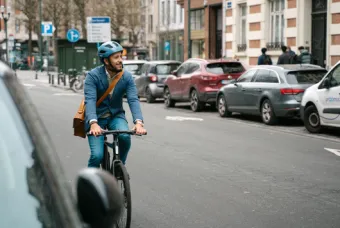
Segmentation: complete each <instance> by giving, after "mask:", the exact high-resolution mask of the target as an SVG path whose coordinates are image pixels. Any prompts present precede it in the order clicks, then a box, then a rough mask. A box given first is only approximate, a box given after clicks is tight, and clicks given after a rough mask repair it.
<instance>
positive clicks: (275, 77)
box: [217, 64, 327, 125]
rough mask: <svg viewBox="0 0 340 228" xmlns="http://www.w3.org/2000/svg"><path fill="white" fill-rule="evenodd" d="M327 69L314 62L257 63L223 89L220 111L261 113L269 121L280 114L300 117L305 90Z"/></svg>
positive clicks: (281, 115) (264, 119)
mask: <svg viewBox="0 0 340 228" xmlns="http://www.w3.org/2000/svg"><path fill="white" fill-rule="evenodd" d="M326 73H327V70H326V69H324V68H321V67H319V66H316V65H310V64H299V65H278V66H269V65H261V66H256V67H253V68H251V69H249V70H248V71H247V72H245V73H244V74H243V75H242V76H241V77H239V78H238V79H237V80H235V81H234V82H230V83H229V84H228V85H225V86H224V87H222V88H221V89H220V91H219V92H218V96H217V107H218V110H219V114H220V116H222V117H228V116H231V114H232V112H237V113H241V114H251V115H260V116H261V117H262V120H263V122H264V123H265V124H269V125H271V124H275V123H276V122H277V117H297V116H299V113H300V103H301V99H302V96H303V93H304V91H305V90H306V89H307V88H308V87H310V86H312V85H313V84H315V83H318V82H319V81H320V80H321V79H322V78H323V76H324V75H325V74H326Z"/></svg>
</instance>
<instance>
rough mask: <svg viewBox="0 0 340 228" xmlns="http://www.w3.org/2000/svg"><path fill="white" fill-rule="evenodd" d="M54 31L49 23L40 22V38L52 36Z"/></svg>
mask: <svg viewBox="0 0 340 228" xmlns="http://www.w3.org/2000/svg"><path fill="white" fill-rule="evenodd" d="M54 30H55V27H54V26H53V24H52V22H51V21H43V22H41V35H42V36H53V32H54Z"/></svg>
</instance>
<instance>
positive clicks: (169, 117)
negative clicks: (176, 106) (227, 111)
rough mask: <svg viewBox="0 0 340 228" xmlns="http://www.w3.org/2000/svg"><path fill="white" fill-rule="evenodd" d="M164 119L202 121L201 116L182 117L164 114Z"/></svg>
mask: <svg viewBox="0 0 340 228" xmlns="http://www.w3.org/2000/svg"><path fill="white" fill-rule="evenodd" d="M165 119H166V120H174V121H185V120H192V121H203V119H201V118H195V117H183V116H166V117H165Z"/></svg>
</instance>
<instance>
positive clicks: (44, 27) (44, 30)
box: [36, 21, 55, 78]
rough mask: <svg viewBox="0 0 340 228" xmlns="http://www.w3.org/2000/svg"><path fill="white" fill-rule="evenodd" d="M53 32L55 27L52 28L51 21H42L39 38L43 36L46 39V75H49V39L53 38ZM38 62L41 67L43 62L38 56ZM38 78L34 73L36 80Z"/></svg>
mask: <svg viewBox="0 0 340 228" xmlns="http://www.w3.org/2000/svg"><path fill="white" fill-rule="evenodd" d="M54 31H55V27H54V26H53V23H52V22H51V21H43V22H41V36H45V37H47V45H46V55H47V75H49V73H48V67H49V66H48V59H49V50H48V48H49V37H52V36H53V33H54ZM41 49H42V43H41ZM40 58H41V59H40V61H41V63H40V64H41V65H43V63H44V60H43V57H42V56H40ZM37 77H38V73H36V78H37Z"/></svg>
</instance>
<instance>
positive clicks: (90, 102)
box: [84, 73, 97, 122]
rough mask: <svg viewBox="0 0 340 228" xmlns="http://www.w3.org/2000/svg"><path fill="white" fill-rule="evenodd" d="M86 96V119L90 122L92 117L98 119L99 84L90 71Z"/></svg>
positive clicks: (85, 90)
mask: <svg viewBox="0 0 340 228" xmlns="http://www.w3.org/2000/svg"><path fill="white" fill-rule="evenodd" d="M84 96H85V120H86V121H87V122H88V121H90V120H92V119H96V120H97V111H96V110H97V107H96V102H97V86H96V82H95V80H94V79H93V76H92V75H91V74H90V73H88V74H87V76H86V78H85V85H84Z"/></svg>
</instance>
